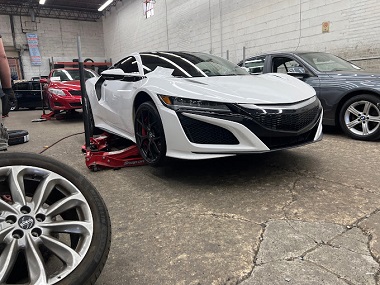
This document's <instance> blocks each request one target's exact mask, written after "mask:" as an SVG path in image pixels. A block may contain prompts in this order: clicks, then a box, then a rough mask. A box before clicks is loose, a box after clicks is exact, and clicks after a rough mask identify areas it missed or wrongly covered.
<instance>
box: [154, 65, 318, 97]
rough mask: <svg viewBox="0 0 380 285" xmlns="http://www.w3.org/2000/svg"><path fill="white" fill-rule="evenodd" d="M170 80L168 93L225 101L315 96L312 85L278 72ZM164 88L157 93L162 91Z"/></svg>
mask: <svg viewBox="0 0 380 285" xmlns="http://www.w3.org/2000/svg"><path fill="white" fill-rule="evenodd" d="M152 79H153V78H152ZM160 80H162V78H161V79H160ZM169 81H170V84H168V85H167V90H166V91H167V92H165V93H168V94H165V95H171V96H178V97H184V98H191V99H197V100H207V101H217V102H226V103H242V104H244V103H246V104H287V103H295V102H299V101H303V100H306V99H309V98H311V97H313V96H315V90H314V89H313V88H312V87H311V86H310V85H308V84H306V83H304V82H302V81H301V80H298V79H296V78H294V77H292V76H289V75H286V74H278V73H273V74H272V73H269V74H262V75H243V76H215V77H193V78H170V79H169ZM151 83H152V87H153V85H154V83H153V82H151ZM162 91H163V90H162V89H160V90H159V91H156V92H157V93H159V94H162V93H163V92H162Z"/></svg>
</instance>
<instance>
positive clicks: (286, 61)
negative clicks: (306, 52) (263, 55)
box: [268, 54, 320, 95]
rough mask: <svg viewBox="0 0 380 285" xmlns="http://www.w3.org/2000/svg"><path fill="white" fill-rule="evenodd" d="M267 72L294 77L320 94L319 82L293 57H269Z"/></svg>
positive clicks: (279, 55) (315, 76)
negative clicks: (268, 69)
mask: <svg viewBox="0 0 380 285" xmlns="http://www.w3.org/2000/svg"><path fill="white" fill-rule="evenodd" d="M268 64H269V66H268V67H269V68H270V71H269V72H273V73H285V74H288V75H291V76H294V77H296V78H298V79H300V80H302V81H303V82H305V83H307V84H309V85H310V86H312V87H313V88H314V89H315V91H316V93H317V95H319V93H320V81H319V78H318V76H317V75H316V74H314V73H313V72H312V71H311V70H310V69H309V68H307V66H306V65H305V64H304V63H303V62H301V60H300V59H298V58H296V57H295V56H291V55H286V54H278V55H271V56H269V61H268Z"/></svg>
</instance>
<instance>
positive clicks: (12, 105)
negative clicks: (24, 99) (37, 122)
mask: <svg viewBox="0 0 380 285" xmlns="http://www.w3.org/2000/svg"><path fill="white" fill-rule="evenodd" d="M9 105H10V110H11V111H17V110H18V109H19V106H18V102H17V99H16V100H15V101H13V102H9Z"/></svg>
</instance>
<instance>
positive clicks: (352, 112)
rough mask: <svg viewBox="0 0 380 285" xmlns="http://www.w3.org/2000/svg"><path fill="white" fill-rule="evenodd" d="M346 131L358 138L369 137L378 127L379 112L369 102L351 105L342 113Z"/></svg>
mask: <svg viewBox="0 0 380 285" xmlns="http://www.w3.org/2000/svg"><path fill="white" fill-rule="evenodd" d="M344 123H345V124H346V127H347V129H348V130H349V131H350V132H351V133H353V134H355V135H358V136H369V135H371V134H373V133H374V132H376V131H377V130H378V129H379V127H380V110H379V108H378V107H377V106H376V105H375V104H373V103H372V102H369V101H365V100H362V101H357V102H354V103H352V104H351V105H350V106H349V107H348V108H347V109H346V112H345V113H344Z"/></svg>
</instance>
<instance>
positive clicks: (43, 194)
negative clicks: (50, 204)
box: [33, 173, 60, 212]
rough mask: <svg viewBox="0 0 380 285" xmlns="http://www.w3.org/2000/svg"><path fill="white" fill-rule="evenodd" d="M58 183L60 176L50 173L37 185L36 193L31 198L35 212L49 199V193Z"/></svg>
mask: <svg viewBox="0 0 380 285" xmlns="http://www.w3.org/2000/svg"><path fill="white" fill-rule="evenodd" d="M59 181H60V176H58V175H56V174H54V173H50V174H49V175H47V176H46V177H44V178H43V179H42V180H41V182H40V184H39V185H38V187H37V189H36V192H35V193H34V196H33V202H34V208H35V211H36V212H37V211H38V210H39V209H40V207H41V205H42V204H43V203H44V202H45V201H46V199H47V197H49V195H50V193H51V191H52V190H53V188H54V187H55V185H57V182H59Z"/></svg>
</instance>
